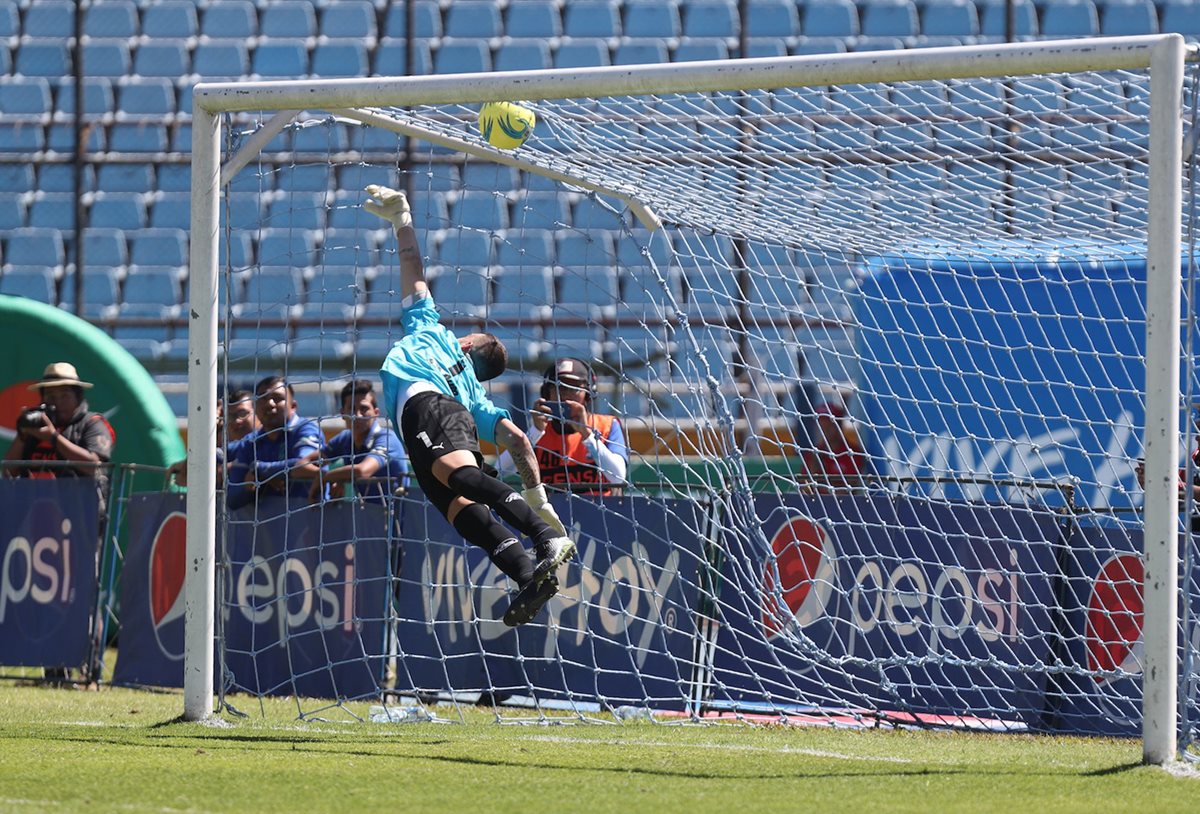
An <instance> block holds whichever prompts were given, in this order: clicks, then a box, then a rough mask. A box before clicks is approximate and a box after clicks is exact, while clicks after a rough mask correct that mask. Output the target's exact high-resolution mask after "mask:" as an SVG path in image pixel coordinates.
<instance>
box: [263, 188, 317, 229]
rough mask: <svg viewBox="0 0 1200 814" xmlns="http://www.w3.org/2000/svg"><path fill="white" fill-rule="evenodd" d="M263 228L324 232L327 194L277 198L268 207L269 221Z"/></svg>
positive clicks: (298, 193) (306, 193) (304, 194)
mask: <svg viewBox="0 0 1200 814" xmlns="http://www.w3.org/2000/svg"><path fill="white" fill-rule="evenodd" d="M247 225H249V224H247ZM263 226H265V227H267V228H270V229H314V230H317V231H321V230H323V229H324V228H325V193H324V192H293V193H292V194H290V195H281V196H279V197H278V198H275V199H274V200H273V201H271V202H270V203H269V204H268V205H267V219H266V221H265V222H264V223H263Z"/></svg>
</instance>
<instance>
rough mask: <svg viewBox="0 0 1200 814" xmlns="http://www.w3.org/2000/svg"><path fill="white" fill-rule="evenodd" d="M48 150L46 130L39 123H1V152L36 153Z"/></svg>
mask: <svg viewBox="0 0 1200 814" xmlns="http://www.w3.org/2000/svg"><path fill="white" fill-rule="evenodd" d="M44 149H46V130H45V128H44V127H42V125H41V123H39V122H0V152H4V153H9V152H11V153H35V152H39V151H41V150H44Z"/></svg>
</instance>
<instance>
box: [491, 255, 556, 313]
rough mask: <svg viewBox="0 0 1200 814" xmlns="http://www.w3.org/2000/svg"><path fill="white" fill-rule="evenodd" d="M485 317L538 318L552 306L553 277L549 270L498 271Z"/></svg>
mask: <svg viewBox="0 0 1200 814" xmlns="http://www.w3.org/2000/svg"><path fill="white" fill-rule="evenodd" d="M494 279H495V288H494V291H493V298H492V304H491V306H489V308H488V314H489V315H490V316H493V317H497V318H501V319H503V318H513V317H520V318H525V317H528V318H534V319H536V318H541V317H545V316H548V315H549V313H550V306H551V305H553V304H554V277H553V276H552V275H551V273H550V269H548V268H535V267H532V266H524V267H521V268H515V269H503V270H499V271H498V273H496V274H495V275H494Z"/></svg>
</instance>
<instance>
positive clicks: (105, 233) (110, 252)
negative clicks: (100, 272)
mask: <svg viewBox="0 0 1200 814" xmlns="http://www.w3.org/2000/svg"><path fill="white" fill-rule="evenodd" d="M83 262H84V263H85V264H86V266H87V271H88V273H91V271H92V270H93V269H99V268H111V269H117V268H121V267H122V266H125V265H127V264H128V263H129V250H128V249H127V247H126V246H125V233H124V231H123V230H121V229H98V228H95V227H93V228H90V229H84V230H83Z"/></svg>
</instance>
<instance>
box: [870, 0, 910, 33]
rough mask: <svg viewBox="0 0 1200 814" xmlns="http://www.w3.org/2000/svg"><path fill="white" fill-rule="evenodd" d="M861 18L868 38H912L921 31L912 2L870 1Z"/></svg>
mask: <svg viewBox="0 0 1200 814" xmlns="http://www.w3.org/2000/svg"><path fill="white" fill-rule="evenodd" d="M861 17H862V19H861V22H862V28H861V33H862V35H863V36H866V37H911V36H914V35H915V34H917V33H918V31H919V24H918V22H917V7H916V6H915V5H914V4H913V2H912V0H869V2H868V3H867V4H866V5H865V6H864V7H863V10H862V15H861Z"/></svg>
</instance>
